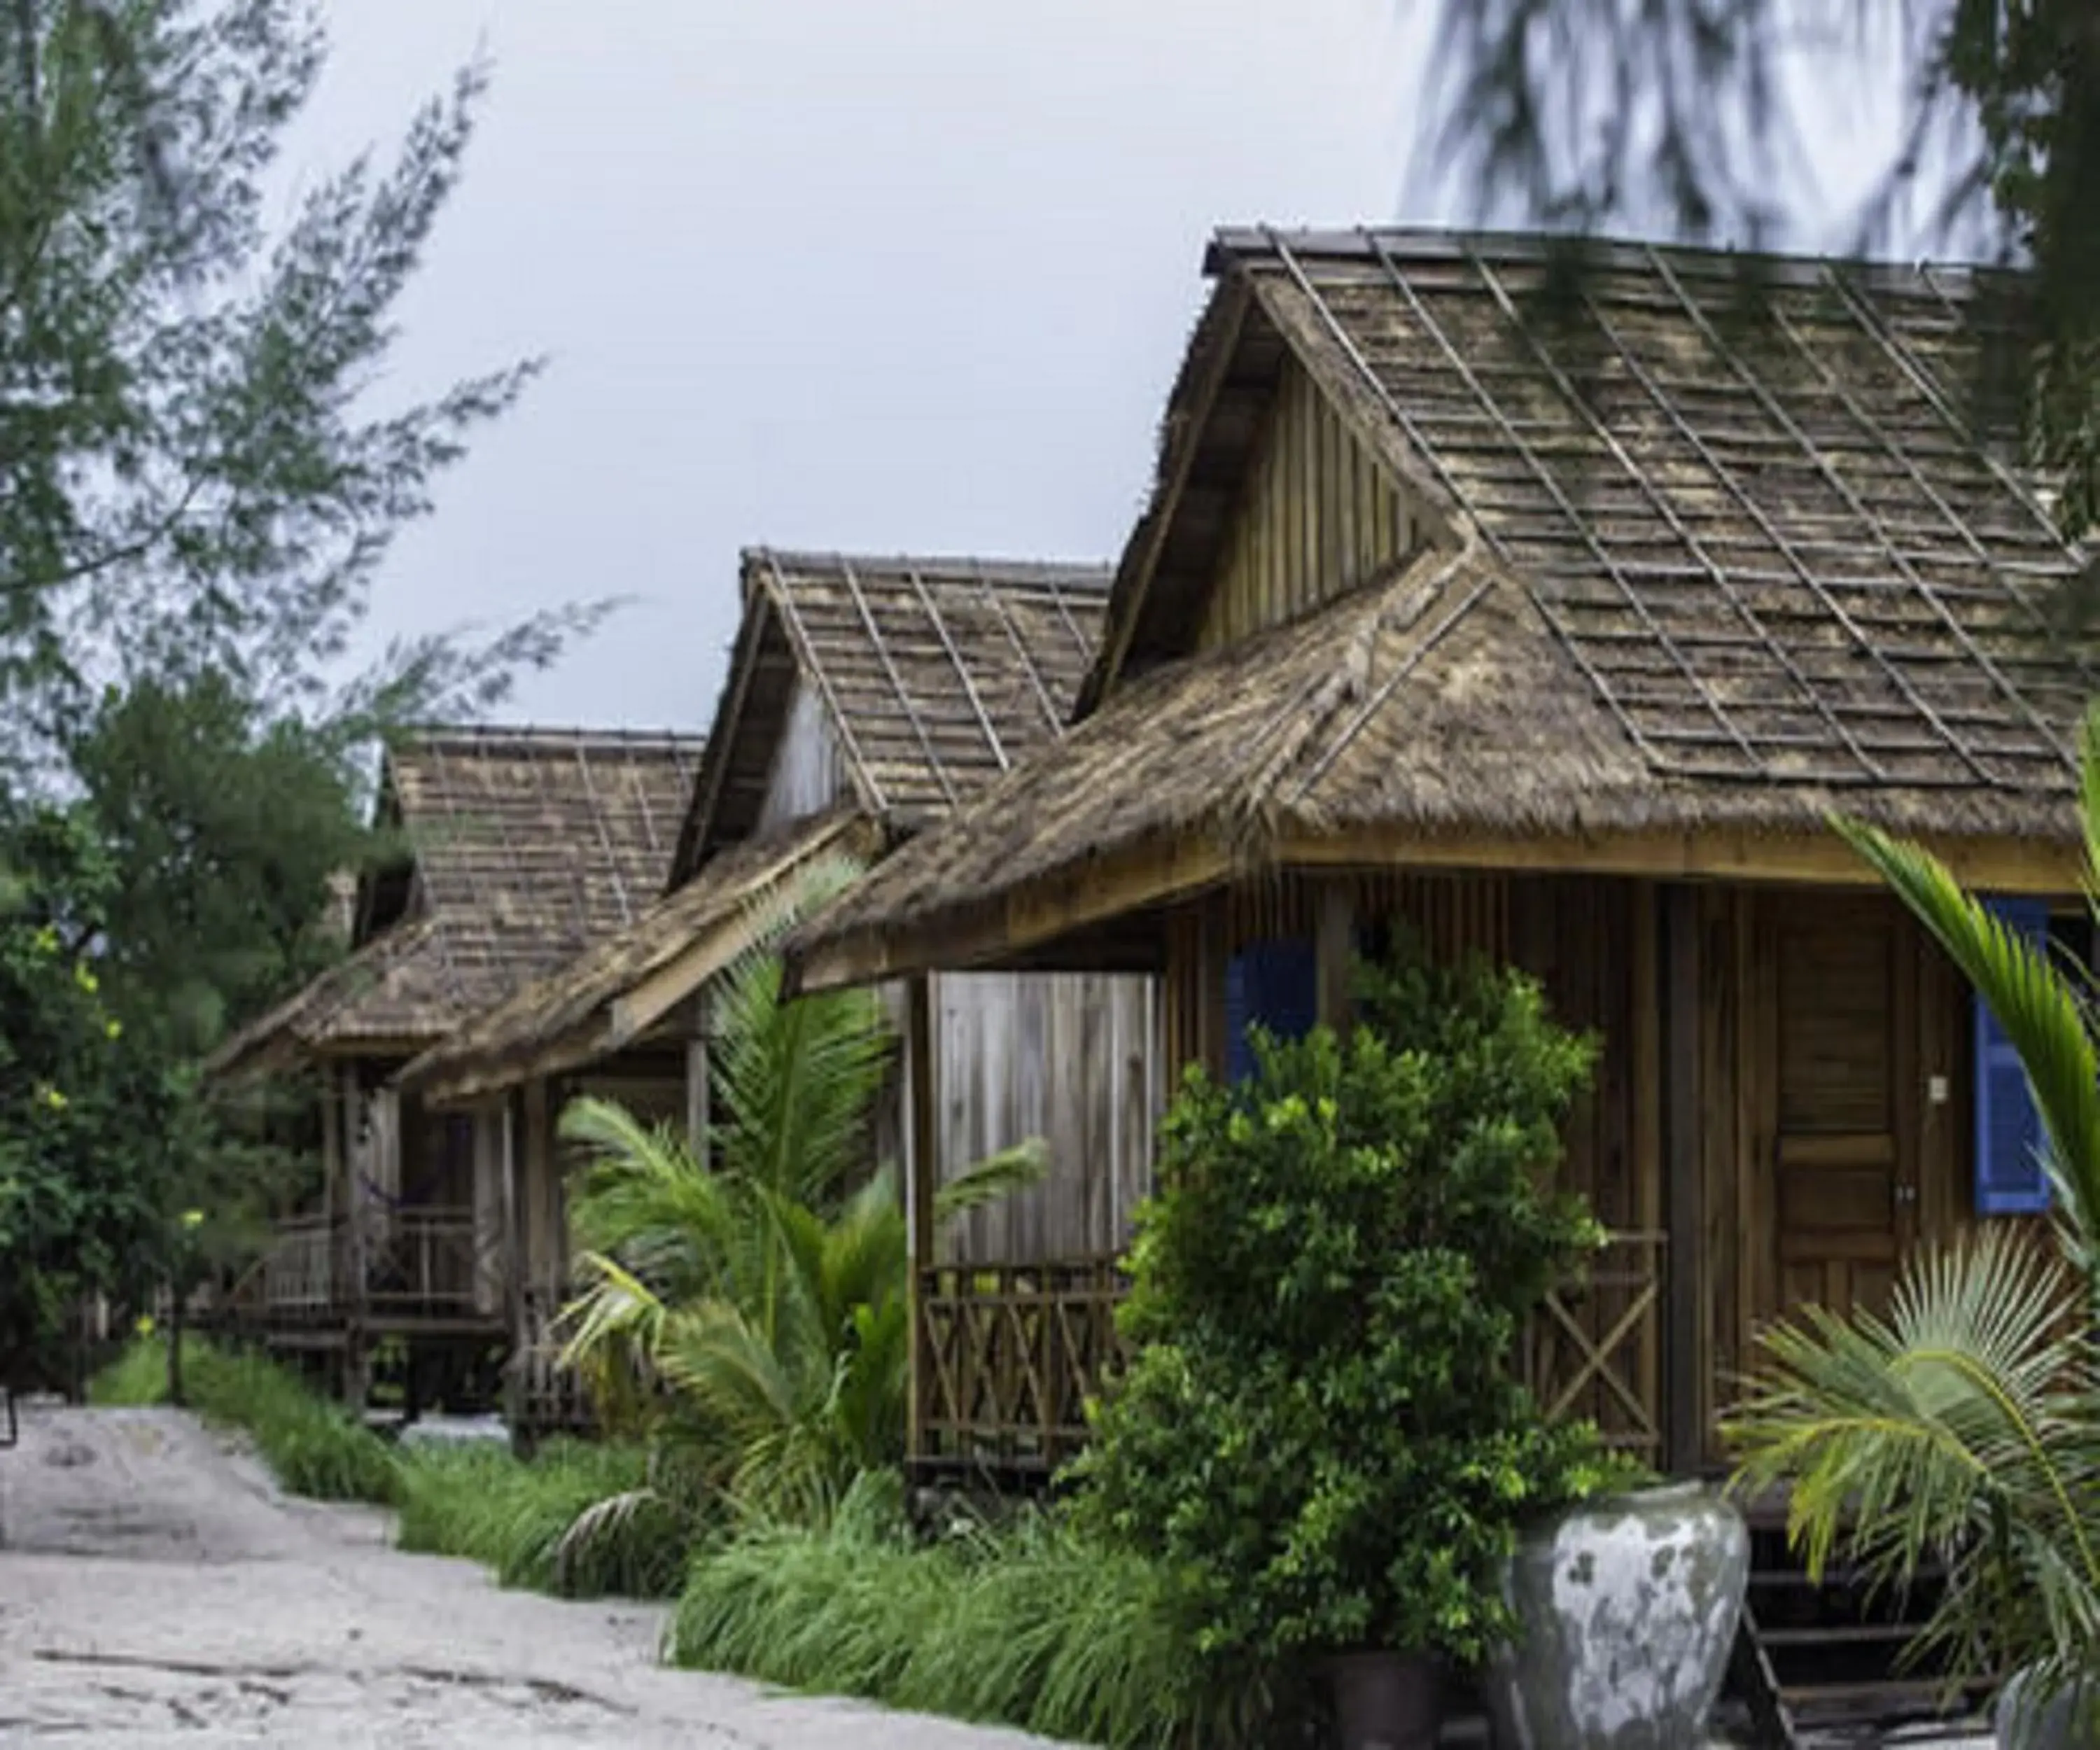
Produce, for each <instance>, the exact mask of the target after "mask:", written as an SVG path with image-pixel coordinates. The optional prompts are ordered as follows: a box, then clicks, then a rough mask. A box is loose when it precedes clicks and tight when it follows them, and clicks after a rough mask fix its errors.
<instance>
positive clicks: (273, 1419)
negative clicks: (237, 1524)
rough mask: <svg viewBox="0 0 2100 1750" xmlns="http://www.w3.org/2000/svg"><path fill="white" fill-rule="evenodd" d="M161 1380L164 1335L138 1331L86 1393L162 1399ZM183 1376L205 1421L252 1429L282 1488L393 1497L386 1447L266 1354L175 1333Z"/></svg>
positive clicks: (395, 1487)
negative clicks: (135, 1338)
mask: <svg viewBox="0 0 2100 1750" xmlns="http://www.w3.org/2000/svg"><path fill="white" fill-rule="evenodd" d="M167 1382H168V1346H167V1342H166V1340H165V1338H156V1337H145V1338H139V1340H138V1341H137V1342H135V1343H134V1344H132V1345H131V1347H130V1348H129V1349H127V1350H126V1351H125V1352H124V1354H123V1355H120V1356H119V1357H118V1358H117V1360H115V1361H113V1362H112V1363H111V1364H109V1366H108V1367H107V1368H105V1369H104V1370H103V1371H102V1373H99V1374H98V1375H97V1376H96V1377H95V1381H94V1382H93V1383H92V1384H91V1385H90V1387H89V1389H88V1397H89V1400H90V1402H92V1403H96V1404H160V1403H165V1401H166V1400H167ZM183 1389H184V1391H185V1392H186V1394H187V1395H188V1398H189V1401H190V1404H191V1405H192V1407H193V1408H195V1409H196V1412H197V1413H198V1414H199V1415H201V1416H202V1417H204V1418H205V1421H207V1422H212V1423H214V1424H216V1425H217V1426H220V1427H228V1428H238V1429H240V1430H243V1431H244V1432H245V1433H246V1434H247V1435H249V1437H250V1438H251V1439H254V1442H255V1447H256V1450H257V1451H258V1452H260V1453H261V1454H262V1461H263V1462H264V1463H265V1464H267V1466H269V1467H270V1470H271V1474H273V1475H274V1476H276V1479H277V1482H278V1484H279V1486H280V1487H281V1488H284V1489H285V1490H286V1491H287V1492H289V1493H291V1494H294V1495H304V1496H307V1497H310V1498H311V1499H313V1500H315V1501H377V1502H382V1503H384V1502H390V1501H393V1500H395V1497H396V1496H397V1494H398V1492H399V1481H400V1474H399V1464H398V1462H397V1461H396V1459H395V1455H394V1452H393V1449H392V1448H390V1447H389V1446H388V1445H387V1444H386V1441H384V1440H382V1439H381V1438H380V1437H379V1436H378V1435H376V1434H374V1433H373V1431H372V1430H370V1429H369V1428H367V1427H366V1426H364V1424H363V1423H362V1422H360V1421H358V1420H357V1419H356V1417H354V1416H352V1415H351V1413H350V1412H349V1411H348V1410H346V1409H345V1408H343V1407H342V1405H341V1404H331V1403H329V1401H327V1400H325V1399H324V1398H321V1397H319V1396H316V1395H315V1393H314V1392H313V1391H311V1390H310V1389H309V1388H308V1387H307V1384H306V1382H304V1381H303V1380H302V1379H300V1378H298V1376H297V1375H296V1374H293V1373H289V1372H288V1371H286V1370H285V1369H283V1368H281V1367H279V1366H278V1365H276V1363H274V1362H271V1361H268V1360H264V1359H263V1358H262V1356H260V1355H253V1354H249V1353H246V1352H244V1351H234V1350H228V1349H223V1348H220V1347H217V1346H216V1345H214V1344H212V1343H210V1342H205V1341H204V1340H203V1339H202V1338H189V1337H185V1338H183Z"/></svg>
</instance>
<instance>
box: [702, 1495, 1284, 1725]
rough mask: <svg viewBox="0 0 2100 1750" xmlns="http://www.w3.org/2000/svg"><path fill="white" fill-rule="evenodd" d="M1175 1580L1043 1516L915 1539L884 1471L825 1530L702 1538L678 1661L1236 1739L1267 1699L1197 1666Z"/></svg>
mask: <svg viewBox="0 0 2100 1750" xmlns="http://www.w3.org/2000/svg"><path fill="white" fill-rule="evenodd" d="M1184 1621H1185V1616H1184V1613H1183V1612H1182V1611H1181V1610H1180V1605H1179V1600H1178V1598H1177V1597H1176V1589H1175V1586H1174V1585H1173V1582H1172V1580H1171V1576H1168V1575H1167V1574H1166V1573H1164V1572H1162V1571H1161V1570H1160V1569H1158V1568H1157V1567H1154V1566H1152V1565H1151V1564H1149V1563H1146V1562H1145V1561H1143V1560H1141V1559H1140V1558H1136V1557H1132V1556H1129V1555H1126V1554H1120V1553H1116V1552H1111V1551H1107V1550H1104V1549H1098V1548H1096V1547H1095V1546H1093V1545H1091V1544H1088V1543H1086V1542H1084V1541H1082V1540H1080V1539H1079V1537H1078V1536H1075V1535H1074V1533H1073V1532H1071V1531H1070V1529H1069V1528H1067V1527H1065V1526H1064V1525H1063V1524H1062V1523H1060V1522H1059V1521H1057V1519H1054V1518H1051V1517H1048V1516H1046V1515H1043V1514H1032V1515H1029V1516H1026V1517H1025V1518H1023V1519H1021V1520H1020V1521H1019V1522H1017V1523H1016V1524H1015V1525H1013V1526H1012V1527H1008V1528H1006V1529H1004V1530H992V1529H990V1528H985V1529H981V1530H977V1531H974V1532H970V1533H968V1534H967V1535H965V1536H960V1537H958V1538H953V1539H951V1540H949V1541H946V1542H942V1543H939V1544H935V1545H919V1544H916V1543H915V1542H914V1541H913V1540H912V1538H911V1535H910V1532H909V1529H908V1527H907V1526H906V1524H905V1523H904V1519H903V1514H902V1506H901V1492H900V1491H899V1489H898V1486H897V1483H896V1482H895V1479H893V1478H863V1479H862V1481H861V1482H860V1483H858V1484H856V1485H855V1488H854V1491H853V1492H852V1493H851V1494H850V1495H849V1497H848V1498H847V1501H846V1502H845V1505H843V1506H842V1507H841V1509H840V1511H839V1513H838V1514H837V1515H836V1518H835V1519H833V1520H832V1523H831V1524H830V1525H829V1526H828V1527H824V1528H822V1529H811V1528H806V1527H792V1526H778V1527H755V1528H752V1529H750V1530H748V1531H746V1532H744V1533H743V1534H742V1535H741V1536H738V1537H737V1538H735V1539H734V1540H732V1541H729V1542H727V1543H726V1544H723V1545H720V1546H719V1547H717V1548H715V1549H710V1550H707V1551H704V1552H703V1553H702V1554H700V1555H699V1556H698V1557H696V1558H695V1560H694V1562H693V1564H692V1567H691V1569H690V1572H689V1573H688V1575H687V1578H686V1589H685V1591H684V1593H683V1594H682V1596H681V1598H680V1599H679V1602H678V1607H677V1612H676V1614H675V1616H674V1618H673V1623H672V1627H671V1631H670V1633H669V1636H668V1642H667V1646H666V1651H667V1653H668V1656H669V1657H670V1659H671V1660H673V1663H675V1664H682V1665H686V1666H691V1667H698V1668H705V1669H710V1670H723V1671H731V1672H735V1673H739V1674H740V1675H743V1676H746V1677H757V1678H759V1679H761V1681H764V1682H770V1683H778V1684H781V1685H783V1686H788V1687H792V1688H795V1689H800V1690H817V1691H822V1692H824V1693H828V1694H837V1695H861V1696H866V1697H868V1698H870V1699H874V1700H877V1701H881V1702H885V1703H887V1704H890V1705H892V1706H896V1707H901V1708H916V1709H920V1710H923V1711H925V1712H929V1713H943V1714H948V1715H951V1716H953V1717H957V1718H960V1719H968V1720H980V1721H988V1722H998V1723H1002V1724H1005V1725H1009V1726H1020V1727H1021V1728H1023V1729H1025V1730H1030V1731H1035V1732H1038V1733H1041V1734H1043V1735H1045V1736H1048V1737H1053V1738H1061V1739H1075V1740H1079V1741H1083V1742H1086V1743H1101V1744H1108V1745H1111V1746H1116V1747H1132V1750H1136V1747H1158V1750H1164V1747H1170V1746H1181V1745H1195V1744H1202V1745H1208V1746H1224V1745H1229V1744H1232V1743H1240V1742H1245V1741H1247V1735H1248V1734H1249V1733H1250V1732H1251V1730H1252V1729H1253V1726H1252V1722H1253V1721H1255V1719H1256V1718H1257V1717H1259V1716H1260V1713H1261V1712H1262V1711H1263V1708H1262V1704H1263V1701H1264V1697H1263V1695H1262V1694H1261V1692H1260V1688H1259V1684H1258V1681H1257V1680H1256V1679H1255V1677H1253V1676H1252V1675H1251V1674H1245V1675H1242V1676H1226V1675H1222V1674H1220V1673H1217V1672H1215V1670H1210V1669H1207V1668H1206V1666H1205V1663H1204V1661H1203V1660H1202V1658H1201V1656H1200V1655H1199V1654H1198V1650H1197V1648H1196V1646H1194V1644H1193V1641H1192V1640H1191V1639H1190V1638H1189V1636H1188V1634H1187V1633H1186V1632H1185V1629H1184V1628H1183V1626H1182V1625H1183V1623H1184Z"/></svg>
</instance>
